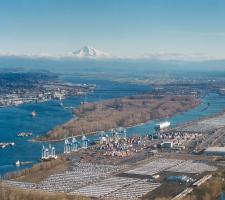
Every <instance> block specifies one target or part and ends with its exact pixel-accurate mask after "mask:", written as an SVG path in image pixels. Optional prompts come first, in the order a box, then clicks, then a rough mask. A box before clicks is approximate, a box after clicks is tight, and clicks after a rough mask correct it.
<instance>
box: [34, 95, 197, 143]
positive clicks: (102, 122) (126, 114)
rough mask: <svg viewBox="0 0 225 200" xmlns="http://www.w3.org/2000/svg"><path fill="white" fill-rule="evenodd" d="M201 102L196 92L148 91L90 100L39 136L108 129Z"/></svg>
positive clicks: (65, 134)
mask: <svg viewBox="0 0 225 200" xmlns="http://www.w3.org/2000/svg"><path fill="white" fill-rule="evenodd" d="M200 102H201V101H200V99H197V98H196V97H195V96H172V95H169V96H155V95H150V94H146V95H136V96H131V97H126V98H120V99H113V100H106V101H103V102H98V103H87V104H84V105H81V106H80V107H79V108H77V109H75V110H74V113H75V114H76V117H75V118H73V119H72V120H70V121H69V122H67V123H65V124H63V125H61V126H58V127H56V128H55V129H54V130H52V131H50V132H49V133H48V134H47V135H45V136H42V137H40V138H38V140H58V139H62V138H64V137H69V136H78V135H82V134H91V133H94V132H96V131H105V130H109V129H111V128H116V127H119V126H123V127H129V126H134V125H137V124H139V123H145V122H147V121H149V120H153V119H159V118H164V117H169V116H172V115H174V114H177V113H181V112H185V111H187V110H188V109H190V108H194V107H195V106H197V105H198V104H199V103H200Z"/></svg>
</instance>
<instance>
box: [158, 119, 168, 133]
mask: <svg viewBox="0 0 225 200" xmlns="http://www.w3.org/2000/svg"><path fill="white" fill-rule="evenodd" d="M169 127H170V122H168V121H167V122H161V123H159V124H156V125H155V130H156V131H160V130H163V129H166V128H169Z"/></svg>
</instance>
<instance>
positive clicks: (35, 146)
mask: <svg viewBox="0 0 225 200" xmlns="http://www.w3.org/2000/svg"><path fill="white" fill-rule="evenodd" d="M63 79H64V80H65V81H67V82H71V83H88V84H91V83H92V84H96V85H97V89H96V91H95V92H93V93H91V94H89V95H88V96H87V101H88V102H93V101H101V100H104V99H111V98H117V97H123V96H128V95H132V94H137V93H143V92H147V91H149V90H151V88H150V87H149V86H140V85H134V84H126V83H116V82H111V81H103V80H91V79H88V78H79V77H75V76H72V75H71V76H64V77H63ZM81 101H84V98H83V97H71V98H68V99H65V100H64V101H63V104H64V106H65V107H67V106H74V107H76V106H79V105H80V102H81ZM207 103H210V106H209V107H208V109H206V110H204V109H203V108H205V107H206V105H207ZM224 109H225V99H224V97H222V96H219V95H216V94H208V95H207V96H205V97H204V98H203V103H202V104H201V105H199V106H198V107H196V108H194V109H192V110H189V111H188V112H185V113H182V114H178V115H175V116H173V117H171V118H168V119H167V120H169V121H170V122H171V123H172V125H177V124H180V123H184V122H188V121H192V120H196V119H199V118H201V117H204V116H207V115H211V114H215V113H217V112H220V111H222V110H224ZM202 110H203V111H202ZM32 111H36V113H37V116H36V117H35V118H32V117H31V115H30V114H31V112H32ZM71 118H72V113H71V111H70V110H68V109H65V108H63V107H60V106H59V104H58V102H56V101H50V102H44V103H37V104H24V105H21V106H18V107H7V108H0V142H15V143H16V145H15V146H14V147H9V148H8V147H7V148H4V149H0V175H1V174H5V173H7V172H11V171H15V170H19V169H22V168H24V167H30V166H21V167H16V166H15V162H16V161H17V160H20V161H22V162H25V161H31V162H33V163H37V162H39V160H40V157H41V149H42V145H43V144H45V145H47V144H46V143H42V142H30V141H29V140H30V139H31V138H19V137H17V134H18V133H19V132H32V133H33V136H32V137H35V136H37V135H40V134H45V133H46V132H48V131H49V130H51V129H52V128H54V127H55V126H57V125H60V124H62V123H64V122H66V121H68V120H69V119H71ZM162 120H163V119H162ZM157 122H158V121H149V122H148V123H145V124H142V125H139V126H135V127H131V128H128V130H127V132H128V133H127V134H128V135H133V134H140V135H141V134H149V133H152V132H153V131H154V129H153V128H154V125H155V123H157ZM98 137H99V134H96V135H94V136H88V138H89V140H90V141H92V140H94V139H97V138H98ZM53 145H54V146H55V147H56V152H57V153H62V152H63V142H57V143H54V144H53Z"/></svg>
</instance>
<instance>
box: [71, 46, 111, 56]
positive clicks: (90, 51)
mask: <svg viewBox="0 0 225 200" xmlns="http://www.w3.org/2000/svg"><path fill="white" fill-rule="evenodd" d="M72 54H73V55H74V56H77V57H80V58H85V57H88V58H90V57H93V58H94V57H95V58H97V57H105V56H107V54H106V53H104V52H103V51H101V50H98V49H95V48H93V47H89V46H87V45H85V46H84V47H83V48H81V49H79V50H77V51H74V52H72Z"/></svg>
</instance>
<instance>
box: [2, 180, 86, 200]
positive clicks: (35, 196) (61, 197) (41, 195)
mask: <svg viewBox="0 0 225 200" xmlns="http://www.w3.org/2000/svg"><path fill="white" fill-rule="evenodd" d="M0 200H89V198H87V197H80V196H69V195H66V194H62V193H47V192H43V191H32V190H29V191H28V190H22V189H16V188H12V187H9V186H6V185H4V184H0Z"/></svg>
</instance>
